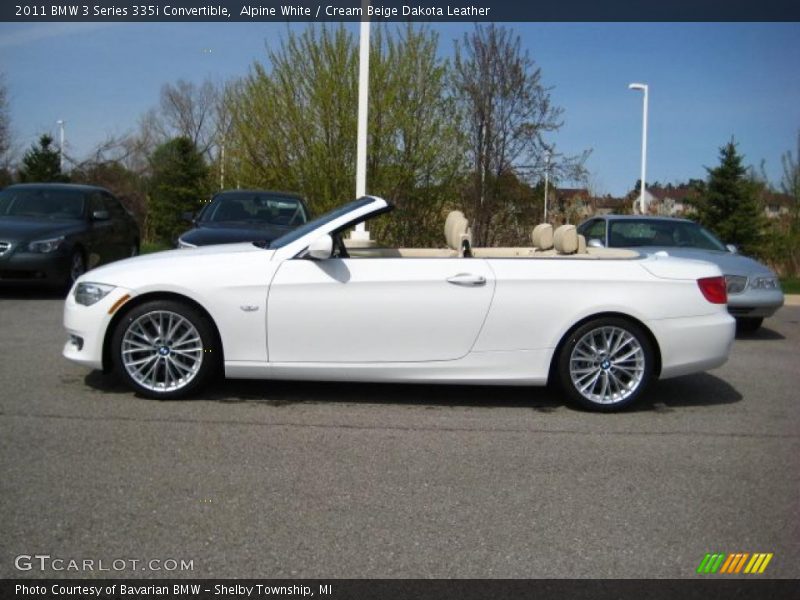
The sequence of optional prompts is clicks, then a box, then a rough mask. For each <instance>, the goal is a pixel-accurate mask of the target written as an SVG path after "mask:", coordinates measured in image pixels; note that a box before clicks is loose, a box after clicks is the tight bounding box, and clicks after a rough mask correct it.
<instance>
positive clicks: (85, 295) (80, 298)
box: [75, 283, 114, 306]
mask: <svg viewBox="0 0 800 600" xmlns="http://www.w3.org/2000/svg"><path fill="white" fill-rule="evenodd" d="M113 289H114V286H113V285H106V284H105V283H79V284H78V286H77V287H76V288H75V302H77V303H78V304H83V305H84V306H91V305H92V304H94V303H95V302H99V301H100V300H102V299H103V298H105V297H106V296H107V295H108V293H109V292H110V291H111V290H113Z"/></svg>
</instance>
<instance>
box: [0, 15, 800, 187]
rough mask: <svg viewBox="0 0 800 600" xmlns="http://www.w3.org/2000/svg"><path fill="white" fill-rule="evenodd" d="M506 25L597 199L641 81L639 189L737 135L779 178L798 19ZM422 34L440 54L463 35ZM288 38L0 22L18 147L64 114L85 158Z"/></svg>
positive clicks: (219, 30)
mask: <svg viewBox="0 0 800 600" xmlns="http://www.w3.org/2000/svg"><path fill="white" fill-rule="evenodd" d="M304 26H305V25H304V24H295V25H292V27H295V28H298V29H299V28H302V27H304ZM508 26H509V27H511V28H513V29H514V30H515V32H517V33H518V34H519V35H520V36H521V38H522V43H523V46H524V47H525V48H527V49H528V51H529V52H530V55H531V56H532V57H533V58H534V59H535V60H536V62H537V63H538V65H539V66H540V67H541V69H542V77H543V81H544V83H545V84H546V85H548V86H551V87H552V88H553V90H552V99H553V101H554V102H555V103H556V104H557V105H559V106H561V107H563V108H564V111H565V112H564V127H563V128H562V129H561V130H560V131H559V132H557V133H556V134H554V135H552V136H551V138H550V141H551V142H554V143H555V144H556V146H557V148H558V149H559V151H563V152H565V153H579V152H580V151H582V150H584V149H587V148H592V149H593V152H592V155H591V157H590V159H589V161H588V163H587V166H588V168H589V170H590V172H591V174H592V176H591V181H592V184H593V187H594V188H595V190H596V191H597V192H598V193H611V194H614V195H622V194H624V193H625V192H627V191H628V190H630V189H631V187H632V186H633V184H634V182H635V181H636V179H637V178H638V177H639V168H640V159H641V158H640V157H641V155H640V144H641V116H642V115H641V110H642V99H641V94H640V93H638V92H633V91H629V90H628V89H627V86H628V83H630V82H633V81H641V82H645V83H647V84H649V86H650V124H649V127H650V130H649V140H648V180H649V181H653V180H659V181H661V182H677V181H683V180H686V179H688V178H690V177H704V176H705V170H704V168H703V167H704V166H713V165H714V164H716V161H717V152H718V148H719V146H721V145H722V144H724V143H725V142H726V141H728V140H729V139H730V138H731V136H734V137H735V138H736V141H737V142H738V143H739V149H740V151H741V152H742V153H743V154H744V155H745V160H746V162H747V163H748V164H756V165H757V164H759V163H760V162H761V160H762V159H763V160H765V161H766V168H767V173H768V175H769V177H770V179H771V180H772V181H773V182H774V183H777V182H778V180H779V178H780V173H781V167H780V157H781V154H782V153H784V152H786V151H788V150H795V149H796V147H797V134H798V130H799V129H800V70H798V66H797V65H800V24H798V23H778V24H769V23H739V24H725V23H709V24H701V23H686V24H670V23H644V24H635V23H634V24H617V23H561V24H550V23H513V24H508ZM348 27H349V28H351V29H353V31H356V27H357V26H356V25H352V24H350V25H348ZM432 27H433V28H434V29H435V30H436V31H438V32H439V34H440V52H441V53H442V54H443V55H444V56H449V55H450V54H451V53H452V45H453V40H454V39H455V38H459V37H461V36H462V35H463V33H464V32H467V31H470V30H471V28H472V26H471V25H463V24H455V23H440V24H433V25H432ZM286 31H287V25H286V24H276V23H186V24H180V23H178V24H176V23H152V24H149V23H148V24H144V23H121V24H110V23H85V24H80V23H77V24H68V23H47V24H31V23H22V24H10V23H0V71H1V72H3V73H5V77H6V83H7V85H8V88H9V96H10V110H11V121H12V129H13V131H14V134H15V140H16V141H17V143H18V144H19V145H20V146H21V147H22V148H27V147H29V146H30V145H31V144H32V143H33V142H34V141H35V139H36V138H37V136H38V135H39V134H41V133H43V132H51V133H53V134H55V133H56V129H57V126H56V124H55V122H56V120H58V119H64V120H66V122H67V125H66V131H67V139H68V145H69V148H70V151H71V153H72V154H74V155H77V156H82V155H84V154H86V153H87V152H88V151H89V150H90V149H91V148H92V146H93V145H94V144H96V143H98V142H100V141H102V140H103V139H105V138H106V137H107V136H108V135H109V134H122V133H125V132H126V131H130V130H131V129H133V128H134V126H135V124H136V121H137V119H138V118H139V116H140V115H141V114H142V113H144V112H145V111H146V110H147V109H148V108H150V107H152V106H155V105H156V104H157V102H158V96H159V90H160V88H161V85H162V84H164V83H166V82H174V81H176V80H177V79H179V78H183V79H188V80H191V81H196V82H198V83H199V82H201V81H202V80H203V79H205V78H207V77H210V78H212V79H213V80H216V81H219V82H222V81H225V80H228V79H230V78H233V77H237V76H240V75H243V74H245V73H247V71H248V69H249V67H250V65H251V64H252V62H253V61H254V60H257V59H264V57H265V46H266V45H271V44H276V43H277V42H278V41H279V40H280V38H281V37H282V36H283V35H285V33H286ZM208 50H210V52H209V51H208Z"/></svg>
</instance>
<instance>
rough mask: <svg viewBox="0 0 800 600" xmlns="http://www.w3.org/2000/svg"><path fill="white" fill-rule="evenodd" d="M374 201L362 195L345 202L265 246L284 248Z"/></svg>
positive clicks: (275, 248) (273, 248) (272, 248)
mask: <svg viewBox="0 0 800 600" xmlns="http://www.w3.org/2000/svg"><path fill="white" fill-rule="evenodd" d="M374 201H375V199H374V198H372V197H370V196H362V197H361V198H358V199H356V200H352V201H351V202H348V203H347V204H343V205H342V206H339V207H337V208H334V209H333V210H330V211H328V212H326V213H325V214H323V215H320V216H319V217H317V218H316V219H313V220H311V221H308V222H306V223H304V224H303V225H300V226H299V227H297V228H295V229H292V230H291V231H289V232H287V233H285V234H283V235H282V236H280V237H278V238H275V239H274V240H272V241H271V242H270V243H269V244H267V245H266V246H263V247H265V248H269V249H271V250H277V249H278V248H283V247H284V246H288V245H289V244H291V243H292V242H296V241H297V240H299V239H300V238H302V237H303V236H305V235H307V234H309V233H311V232H312V231H314V230H315V229H319V228H320V227H323V226H325V225H327V224H328V223H331V222H332V221H335V220H336V219H339V218H340V217H343V216H345V215H346V214H347V213H349V212H352V211H353V210H356V209H358V208H362V207H364V206H367V205H369V204H372V203H373V202H374Z"/></svg>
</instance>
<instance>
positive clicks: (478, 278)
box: [447, 273, 486, 286]
mask: <svg viewBox="0 0 800 600" xmlns="http://www.w3.org/2000/svg"><path fill="white" fill-rule="evenodd" d="M447 283H452V284H453V285H465V286H478V285H486V277H484V276H483V275H473V274H472V273H459V274H458V275H453V276H452V277H448V278H447Z"/></svg>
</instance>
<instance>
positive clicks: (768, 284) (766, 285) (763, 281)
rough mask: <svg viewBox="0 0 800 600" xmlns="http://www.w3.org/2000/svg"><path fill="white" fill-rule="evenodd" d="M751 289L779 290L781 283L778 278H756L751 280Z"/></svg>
mask: <svg viewBox="0 0 800 600" xmlns="http://www.w3.org/2000/svg"><path fill="white" fill-rule="evenodd" d="M750 287H751V288H752V289H754V290H779V289H781V283H780V281H778V278H777V277H754V278H753V279H751V280H750Z"/></svg>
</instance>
